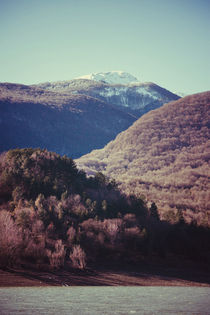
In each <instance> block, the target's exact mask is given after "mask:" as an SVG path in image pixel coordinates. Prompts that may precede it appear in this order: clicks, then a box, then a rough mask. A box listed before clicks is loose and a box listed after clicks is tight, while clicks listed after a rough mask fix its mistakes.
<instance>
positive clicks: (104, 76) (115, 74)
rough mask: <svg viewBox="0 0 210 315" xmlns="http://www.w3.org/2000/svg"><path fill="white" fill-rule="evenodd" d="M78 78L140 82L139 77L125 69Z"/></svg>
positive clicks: (108, 81) (110, 82) (126, 82)
mask: <svg viewBox="0 0 210 315" xmlns="http://www.w3.org/2000/svg"><path fill="white" fill-rule="evenodd" d="M77 79H87V80H94V81H103V82H105V83H108V84H130V83H134V82H138V80H137V78H135V77H134V76H133V75H131V74H129V73H127V72H124V71H110V72H98V73H91V74H87V75H84V76H81V77H79V78H77Z"/></svg>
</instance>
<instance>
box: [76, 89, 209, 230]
mask: <svg viewBox="0 0 210 315" xmlns="http://www.w3.org/2000/svg"><path fill="white" fill-rule="evenodd" d="M209 109H210V92H205V93H200V94H195V95H191V96H187V97H185V98H183V99H180V100H178V101H176V102H171V103H168V104H165V105H164V106H163V107H162V108H159V109H157V110H154V111H151V112H150V113H148V114H146V115H144V116H143V117H141V118H140V119H139V120H138V121H137V122H135V123H134V124H133V126H131V127H130V128H129V129H128V130H126V131H125V132H122V133H121V134H120V135H118V136H117V138H116V139H115V140H114V141H112V142H110V143H109V144H108V145H107V146H106V147H105V148H104V149H102V150H95V151H93V152H91V153H90V154H88V155H86V156H83V157H82V158H80V159H78V160H76V163H77V166H78V167H79V168H80V169H83V170H85V171H86V172H87V173H88V174H91V175H92V174H94V173H95V172H96V171H101V172H103V173H104V174H105V175H106V176H108V177H110V178H114V179H115V180H117V181H118V182H120V183H121V186H120V187H121V189H122V190H123V191H124V192H126V193H127V194H130V193H134V194H135V195H137V196H142V195H144V196H145V197H146V199H147V200H148V201H150V200H153V201H155V203H156V204H157V206H158V210H159V212H160V214H161V217H162V218H163V219H166V220H168V221H170V222H177V221H179V219H180V215H183V217H184V220H185V221H186V222H188V223H190V222H196V223H197V224H198V225H204V226H205V225H210V204H209V201H210V186H209V185H210V180H209V179H210V178H209V177H210V170H209V157H210V147H209V146H210V132H209V121H210V117H209Z"/></svg>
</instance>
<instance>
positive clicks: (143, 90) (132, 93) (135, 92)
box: [37, 71, 179, 118]
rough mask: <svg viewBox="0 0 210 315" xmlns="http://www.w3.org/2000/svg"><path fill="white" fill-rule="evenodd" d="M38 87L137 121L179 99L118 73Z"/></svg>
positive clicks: (96, 75)
mask: <svg viewBox="0 0 210 315" xmlns="http://www.w3.org/2000/svg"><path fill="white" fill-rule="evenodd" d="M37 86H38V87H39V88H41V89H46V90H50V91H56V92H59V93H60V92H62V93H71V94H72V93H73V94H85V95H89V96H92V97H95V98H99V99H101V100H102V101H104V102H107V103H109V104H113V105H117V106H118V107H119V108H120V110H123V111H125V112H128V113H130V114H132V115H135V116H136V117H137V118H138V117H140V116H141V115H143V114H144V113H146V112H148V111H150V110H151V109H155V108H159V107H160V106H162V105H163V104H164V103H167V102H170V101H172V100H177V99H179V96H177V95H176V94H173V93H171V92H170V91H167V90H166V89H164V88H162V87H160V86H158V85H156V84H154V83H140V82H138V81H137V79H136V78H135V77H133V76H132V75H130V74H128V73H125V72H121V71H114V72H108V73H95V74H90V75H87V76H83V77H81V78H78V79H75V80H71V81H59V82H52V83H50V82H47V83H41V84H38V85H37Z"/></svg>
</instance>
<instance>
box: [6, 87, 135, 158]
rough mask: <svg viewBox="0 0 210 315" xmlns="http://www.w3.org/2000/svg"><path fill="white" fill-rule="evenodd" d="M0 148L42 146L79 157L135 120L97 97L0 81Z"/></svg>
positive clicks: (99, 146)
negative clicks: (0, 82) (1, 82)
mask: <svg viewBox="0 0 210 315" xmlns="http://www.w3.org/2000/svg"><path fill="white" fill-rule="evenodd" d="M0 117H1V118H0V133H1V138H0V151H1V152H2V151H4V150H8V149H11V148H16V147H19V148H24V147H41V148H47V149H48V150H51V151H55V152H57V153H59V154H67V155H69V156H71V157H79V156H81V155H83V154H85V153H88V152H90V151H91V150H92V149H94V148H102V147H103V146H104V145H105V144H106V143H108V142H109V141H110V140H112V139H113V138H114V137H115V136H116V135H117V134H118V133H119V132H121V131H122V130H125V129H127V128H128V127H129V126H130V125H131V124H132V123H133V122H134V120H135V118H134V117H132V116H131V115H129V114H126V113H124V112H122V111H120V110H119V109H118V108H115V107H114V106H111V105H110V104H107V103H105V102H103V101H101V100H99V99H95V98H93V97H90V96H86V95H79V94H77V95H73V94H65V93H58V92H57V93H55V92H52V91H48V90H42V89H39V88H37V87H30V86H26V85H20V84H10V83H4V84H0Z"/></svg>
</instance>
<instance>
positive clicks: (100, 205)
mask: <svg viewBox="0 0 210 315" xmlns="http://www.w3.org/2000/svg"><path fill="white" fill-rule="evenodd" d="M177 215H178V216H179V217H178V220H177V224H175V225H171V224H169V223H168V222H166V221H160V219H159V213H158V209H157V207H156V205H155V204H154V203H151V205H148V204H146V202H145V201H144V199H143V198H137V197H135V196H133V195H129V196H127V195H124V194H122V193H121V192H120V190H119V189H118V187H117V184H116V182H115V181H114V180H112V181H109V180H108V179H107V178H106V177H105V176H104V175H103V174H102V173H97V174H96V175H95V176H94V177H87V176H86V175H85V173H84V172H82V171H79V170H78V169H77V168H76V165H75V163H74V161H73V160H72V159H70V158H68V157H66V156H63V157H61V156H59V155H58V154H56V153H52V152H48V151H47V150H41V149H15V150H10V151H8V152H6V153H3V154H2V155H1V156H0V266H1V267H6V266H10V265H24V266H27V265H33V266H34V267H37V268H40V269H41V268H55V269H58V268H63V267H69V266H71V267H75V268H80V269H84V268H86V266H94V265H95V266H96V265H97V264H104V263H106V262H110V261H112V262H113V263H114V262H116V263H120V264H123V263H125V264H127V263H131V264H138V262H139V261H141V260H142V259H152V258H153V257H154V256H159V257H162V258H165V257H167V256H168V255H176V256H177V255H178V256H181V257H187V258H191V259H194V260H196V259H197V260H203V261H206V260H208V259H209V258H210V253H209V239H210V238H209V237H210V232H209V229H207V228H204V227H196V226H195V225H193V224H191V225H187V224H185V222H184V218H183V217H182V214H181V212H180V213H179V214H177Z"/></svg>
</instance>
